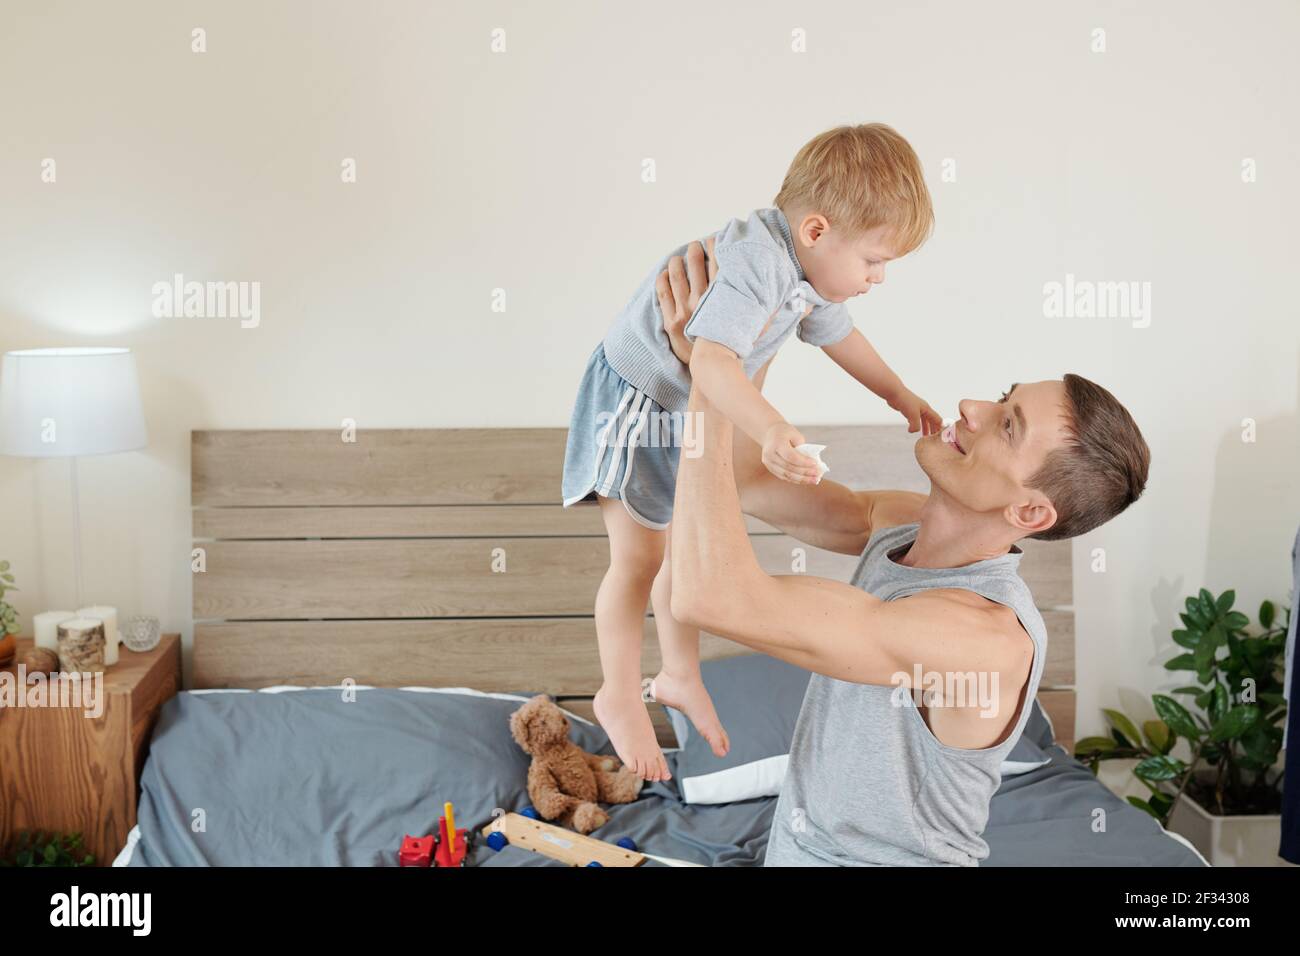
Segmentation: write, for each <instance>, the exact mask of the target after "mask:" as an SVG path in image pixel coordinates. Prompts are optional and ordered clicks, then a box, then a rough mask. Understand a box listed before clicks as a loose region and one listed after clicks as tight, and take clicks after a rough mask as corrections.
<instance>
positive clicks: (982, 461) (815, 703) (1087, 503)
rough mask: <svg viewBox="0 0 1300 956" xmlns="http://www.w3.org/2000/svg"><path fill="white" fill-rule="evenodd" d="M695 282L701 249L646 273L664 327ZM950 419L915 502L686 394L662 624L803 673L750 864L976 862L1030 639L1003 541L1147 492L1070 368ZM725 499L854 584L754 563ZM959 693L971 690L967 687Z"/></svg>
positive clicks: (1132, 442) (1026, 609) (1035, 659)
mask: <svg viewBox="0 0 1300 956" xmlns="http://www.w3.org/2000/svg"><path fill="white" fill-rule="evenodd" d="M709 278H711V277H707V278H706V271H705V268H704V254H703V249H702V248H701V247H700V246H699V244H698V243H697V244H695V245H693V246H692V247H691V249H690V251H689V253H688V256H687V260H686V268H685V269H683V267H682V263H680V262H674V263H671V264H670V269H669V270H667V271H666V272H665V273H664V275H663V276H661V278H660V282H659V284H658V289H657V291H658V295H659V300H660V307H661V309H662V310H663V315H664V317H665V325H666V326H667V328H668V330H669V334H670V335H680V331H681V329H682V327H683V326H684V324H685V321H686V319H687V318H689V316H690V314H691V309H692V307H693V306H692V303H693V302H694V301H698V297H699V295H700V294H701V293H702V292H703V290H704V288H706V287H707V285H708V280H709ZM718 348H720V346H719V347H718ZM715 354H716V351H715ZM692 361H694V358H693V357H692ZM764 371H766V369H764ZM959 411H960V418H959V419H958V420H957V421H956V422H955V423H954V424H953V425H951V426H949V427H948V428H945V429H943V430H942V431H941V432H936V433H930V434H923V436H922V437H921V438H919V439H918V440H917V443H916V459H917V463H918V464H919V465H920V466H921V468H922V470H924V471H925V473H926V475H927V476H928V477H929V479H930V484H931V491H930V494H929V496H928V497H927V496H924V495H916V494H911V493H907V492H898V491H878V492H857V493H854V492H851V491H849V490H848V489H847V488H844V487H843V486H841V485H837V484H836V483H834V482H831V481H828V480H823V481H821V482H820V483H818V484H815V485H811V484H796V483H791V482H787V481H784V480H782V479H781V478H778V477H777V476H775V475H773V474H771V473H770V472H768V471H767V470H766V468H765V467H764V466H763V464H762V462H761V460H760V453H759V449H758V448H757V447H756V446H755V445H754V443H753V442H752V441H750V440H749V439H748V438H747V437H746V436H744V435H743V434H742V433H739V432H736V433H734V434H733V429H732V426H731V424H730V423H729V422H728V421H727V420H726V419H725V418H723V417H722V416H721V415H720V414H719V413H718V412H717V410H716V409H715V408H713V407H712V406H710V404H709V403H708V401H707V400H706V399H705V398H704V396H703V395H702V394H701V393H700V392H698V390H695V389H692V392H691V397H690V405H689V410H688V413H690V414H694V415H698V416H699V417H698V418H697V419H696V420H695V421H696V423H697V425H698V427H699V446H698V450H699V451H700V452H701V453H700V454H699V455H698V456H694V457H693V456H685V455H684V456H682V460H681V463H680V466H679V471H678V476H677V494H676V502H675V505H674V508H675V510H674V517H673V521H672V524H671V535H670V546H669V555H668V558H667V561H666V564H667V565H668V566H669V567H670V568H671V582H670V585H669V586H670V587H671V608H672V616H673V618H675V619H676V620H677V621H678V622H681V623H683V624H685V625H687V626H691V627H699V628H705V629H707V630H709V631H711V632H712V633H715V634H718V635H721V636H723V637H727V638H729V639H731V640H734V641H736V642H738V643H741V644H744V645H746V646H748V647H751V648H753V649H754V650H756V651H761V652H763V653H766V654H769V655H771V656H773V657H776V658H779V659H781V660H784V661H787V662H789V663H791V664H795V665H797V666H799V667H802V668H805V669H806V670H809V671H811V672H812V677H811V679H810V680H809V684H808V690H807V693H806V695H805V698H804V703H803V707H802V709H801V710H800V714H799V720H798V723H797V724H796V727H795V733H794V739H793V741H792V743H791V749H790V759H789V765H788V770H787V772H786V777H785V781H784V784H783V786H782V790H781V795H780V797H779V799H778V801H777V806H776V810H775V813H774V817H773V821H772V832H771V837H770V839H769V842H768V849H767V856H766V859H765V861H764V862H765V865H768V866H780V865H813V866H826V865H851V866H853V865H857V866H860V865H891V864H892V865H949V866H974V865H978V863H979V861H980V860H982V859H984V858H985V857H986V856H987V855H988V845H987V844H986V843H985V842H984V841H983V840H982V839H981V837H980V834H981V833H982V831H983V829H984V826H985V824H986V823H987V820H988V805H989V800H990V799H991V797H992V796H993V793H994V791H995V790H996V789H997V787H998V784H999V782H1000V779H1001V778H1000V771H999V768H1000V765H1001V762H1002V759H1003V757H1005V755H1006V754H1007V752H1008V751H1010V749H1011V747H1012V746H1013V745H1014V743H1015V741H1016V739H1017V737H1018V736H1019V733H1020V731H1021V729H1022V728H1023V726H1024V723H1025V721H1026V719H1027V718H1028V714H1029V707H1030V702H1031V701H1032V700H1033V697H1034V694H1035V693H1036V692H1037V688H1038V682H1039V678H1040V676H1041V674H1042V668H1043V663H1044V657H1045V651H1046V644H1047V636H1046V631H1045V629H1044V626H1043V621H1042V618H1041V617H1040V616H1039V614H1038V611H1037V610H1036V609H1035V607H1034V602H1033V598H1032V595H1030V593H1029V590H1028V588H1027V587H1026V586H1025V584H1024V582H1023V580H1021V578H1020V576H1019V575H1018V574H1017V573H1016V568H1017V566H1018V565H1019V562H1020V558H1021V554H1022V552H1021V551H1020V549H1019V548H1018V547H1017V546H1016V542H1018V541H1019V540H1020V539H1022V538H1026V537H1034V538H1039V539H1044V540H1058V539H1062V538H1069V537H1073V536H1075V535H1079V534H1084V533H1086V532H1088V531H1091V530H1092V529H1093V528H1095V527H1097V526H1098V525H1100V524H1102V523H1104V522H1105V521H1108V520H1109V519H1110V518H1112V517H1114V516H1115V515H1116V514H1119V513H1120V512H1121V511H1123V510H1124V509H1125V508H1127V507H1128V505H1129V504H1131V503H1132V502H1133V501H1135V500H1136V499H1137V498H1138V497H1139V496H1140V495H1141V493H1142V490H1143V488H1144V487H1145V484H1146V479H1147V470H1148V466H1149V462H1150V451H1149V449H1148V447H1147V445H1146V442H1145V441H1144V440H1143V438H1142V435H1141V433H1140V432H1139V430H1138V428H1137V425H1136V424H1135V423H1134V422H1133V419H1132V417H1131V416H1130V415H1129V414H1128V412H1127V411H1126V410H1125V409H1124V408H1123V406H1122V405H1120V404H1119V402H1118V401H1116V400H1115V398H1114V396H1112V395H1111V394H1110V393H1109V392H1107V391H1106V390H1105V389H1103V388H1101V387H1100V386H1098V385H1095V384H1094V383H1092V382H1089V381H1088V380H1086V379H1083V378H1080V377H1079V376H1076V375H1066V376H1065V377H1064V379H1063V380H1054V381H1043V382H1034V383H1028V384H1015V385H1013V386H1011V388H1010V389H1009V390H1008V392H1006V393H1004V394H1003V396H1002V397H1001V398H1000V399H999V400H997V401H976V400H971V399H967V400H964V401H962V402H961V403H960V404H959ZM738 483H739V485H740V487H742V488H744V495H745V500H744V501H743V502H742V500H741V497H740V493H739V492H738V491H737V485H738ZM742 510H744V511H746V512H748V513H750V514H753V515H755V516H757V517H759V518H762V519H764V520H766V521H768V522H769V523H771V524H774V525H776V526H777V527H778V528H781V529H782V530H784V531H786V532H788V533H790V534H793V535H795V536H797V537H799V538H801V539H803V540H805V541H807V542H809V543H811V544H814V545H817V546H820V547H825V548H830V549H832V550H835V551H841V552H846V553H861V554H862V560H861V562H860V563H859V566H858V569H857V571H856V572H855V574H854V577H853V582H852V583H851V584H844V583H841V582H838V581H832V580H828V579H824V578H816V577H810V576H806V575H778V576H772V575H769V574H767V573H766V572H764V571H763V570H762V568H761V567H760V566H759V564H758V562H757V560H756V559H755V556H754V552H753V549H752V547H751V546H750V543H749V538H748V536H747V535H746V532H745V526H744V521H743V519H742V517H741V512H742ZM974 686H978V687H979V688H981V690H982V691H983V692H982V693H980V694H977V695H975V696H977V697H978V698H979V699H977V700H970V699H968V697H969V696H970V695H969V694H968V693H967V692H968V691H969V690H970V689H971V688H972V687H974Z"/></svg>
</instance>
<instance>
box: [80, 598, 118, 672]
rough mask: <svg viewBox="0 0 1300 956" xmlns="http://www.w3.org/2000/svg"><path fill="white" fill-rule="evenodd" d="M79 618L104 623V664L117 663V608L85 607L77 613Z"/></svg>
mask: <svg viewBox="0 0 1300 956" xmlns="http://www.w3.org/2000/svg"><path fill="white" fill-rule="evenodd" d="M77 616H78V617H94V618H98V619H99V620H101V621H103V622H104V664H105V666H109V665H112V664H116V663H117V608H115V607H109V606H108V605H107V604H96V605H95V606H94V607H83V608H80V609H79V610H78V611H77Z"/></svg>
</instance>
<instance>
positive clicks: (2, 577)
mask: <svg viewBox="0 0 1300 956" xmlns="http://www.w3.org/2000/svg"><path fill="white" fill-rule="evenodd" d="M17 590H18V589H17V588H16V587H14V576H13V575H12V574H10V573H9V562H8V561H0V667H3V666H4V665H5V664H8V663H9V662H10V661H11V660H13V657H14V653H15V651H17V649H18V642H17V641H16V640H14V635H16V634H17V633H18V611H17V610H16V609H15V608H14V606H13V605H12V604H10V603H9V602H8V601H6V600H5V592H6V591H17Z"/></svg>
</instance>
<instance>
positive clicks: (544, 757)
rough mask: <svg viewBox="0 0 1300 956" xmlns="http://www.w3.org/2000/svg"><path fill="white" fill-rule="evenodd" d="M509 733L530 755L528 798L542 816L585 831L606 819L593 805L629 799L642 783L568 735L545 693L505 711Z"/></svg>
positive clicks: (564, 721) (560, 714)
mask: <svg viewBox="0 0 1300 956" xmlns="http://www.w3.org/2000/svg"><path fill="white" fill-rule="evenodd" d="M510 735H511V736H512V737H514V738H515V742H516V743H517V744H519V746H520V747H522V748H523V750H524V753H526V754H531V755H532V758H533V762H532V765H531V766H529V768H528V796H529V797H531V798H532V801H533V806H534V807H535V808H536V810H537V812H538V813H539V814H540V815H541V816H542V817H543V818H544V819H546V820H553V821H555V822H557V823H558V824H559V825H560V826H564V827H570V828H571V829H574V830H577V831H578V832H579V833H590V832H591V831H592V830H595V829H596V828H598V827H601V826H604V824H605V823H607V822H608V821H609V814H608V813H606V812H605V811H604V810H602V809H601V808H600V807H599V806H598V805H597V804H599V803H631V802H632V801H633V800H635V799H636V798H637V794H638V793H640V792H641V785H642V784H643V783H645V781H644V780H643V779H642V778H641V777H639V776H638V775H637V774H635V773H633V772H632V771H631V770H628V769H627V768H626V767H624V766H623V765H622V763H621V762H620V761H619V760H618V758H616V757H606V756H601V755H599V754H589V753H587V752H586V751H585V750H583V749H582V748H580V747H579V746H578V745H577V744H575V743H574V742H573V741H572V740H570V739H569V721H568V718H566V717H565V716H564V711H562V710H560V708H559V707H558V706H557V705H556V704H555V702H554V701H552V700H551V699H550V698H549V697H548V696H547V695H545V694H538V695H537V696H536V697H533V698H532V699H530V700H528V701H527V702H525V703H524V704H523V705H522V706H521V707H520V708H519V709H518V710H516V711H515V712H514V713H513V714H511V715H510Z"/></svg>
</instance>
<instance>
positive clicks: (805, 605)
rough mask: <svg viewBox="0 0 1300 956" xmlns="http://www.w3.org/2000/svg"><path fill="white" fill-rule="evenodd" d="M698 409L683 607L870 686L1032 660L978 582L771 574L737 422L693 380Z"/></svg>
mask: <svg viewBox="0 0 1300 956" xmlns="http://www.w3.org/2000/svg"><path fill="white" fill-rule="evenodd" d="M688 410H689V411H690V412H691V413H697V412H698V413H699V414H700V416H701V418H700V450H701V454H700V455H698V456H696V457H688V456H685V455H684V456H682V459H681V462H680V464H679V466H678V471H677V494H676V501H675V504H674V511H673V521H672V525H671V534H672V545H671V551H670V555H671V561H672V575H673V595H672V612H673V616H674V617H676V618H677V619H678V620H680V621H683V622H686V623H690V624H693V625H694V626H696V627H700V628H704V629H706V630H708V631H709V632H711V633H713V634H717V635H720V636H722V637H726V638H729V639H731V640H733V641H736V642H737V643H740V644H745V645H747V646H750V647H753V648H755V649H757V650H760V651H763V652H765V653H767V654H770V655H772V656H774V657H777V658H779V659H781V660H784V661H786V662H788V663H791V664H794V665H795V666H797V667H802V668H804V669H806V670H810V671H814V672H816V673H819V674H825V675H827V676H829V677H834V678H837V679H839V680H845V681H852V682H855V683H862V684H880V685H884V686H890V685H902V686H911V682H912V674H913V668H914V667H915V666H917V665H919V666H920V667H921V669H922V670H923V671H927V672H933V671H939V672H944V673H948V672H957V671H961V672H965V671H972V670H974V671H1006V672H1007V673H1008V676H1010V675H1011V673H1012V672H1015V671H1017V670H1019V669H1020V668H1021V667H1022V666H1024V655H1025V653H1026V651H1027V650H1028V651H1029V652H1030V653H1032V644H1029V643H1028V642H1027V641H1025V640H1020V639H1017V638H1016V637H1015V631H1014V630H1012V629H1011V627H1012V625H1014V628H1015V629H1017V630H1020V632H1021V635H1022V636H1023V629H1021V628H1020V625H1019V622H1018V620H1016V618H1015V613H1014V612H1013V611H1011V610H1010V609H1009V608H1006V607H1003V606H1001V605H995V604H992V603H989V602H984V601H983V599H982V598H978V596H976V595H972V593H971V592H964V591H961V590H950V589H935V590H931V591H925V592H922V593H921V594H917V595H914V596H912V597H909V598H906V599H903V600H899V601H881V600H880V599H878V598H876V597H874V596H873V595H870V594H867V593H866V592H864V591H862V590H860V589H858V588H855V587H852V586H850V585H847V584H842V583H840V582H838V581H832V580H829V579H826V578H817V577H811V576H804V575H779V576H776V577H773V576H771V575H768V574H767V573H766V572H764V571H763V569H762V568H761V567H760V566H759V564H758V560H757V558H755V556H754V550H753V548H752V547H751V545H750V543H749V538H748V536H747V535H746V533H745V526H744V520H743V519H742V517H741V514H740V500H739V496H738V494H737V491H736V486H735V481H734V479H733V473H732V468H733V464H732V456H731V445H732V426H731V423H730V422H728V421H727V420H726V419H725V418H723V417H722V416H721V415H720V414H719V413H718V411H717V410H716V409H714V408H713V407H712V406H710V405H709V403H708V400H707V399H706V398H704V396H703V395H702V394H701V393H700V391H699V389H698V388H695V387H692V389H691V397H690V404H689V409H688ZM972 598H974V599H975V600H972ZM977 602H983V603H982V604H981V603H977ZM1008 615H1009V616H1010V617H1009V618H1008ZM1025 673H1028V671H1027V668H1026V670H1025Z"/></svg>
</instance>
